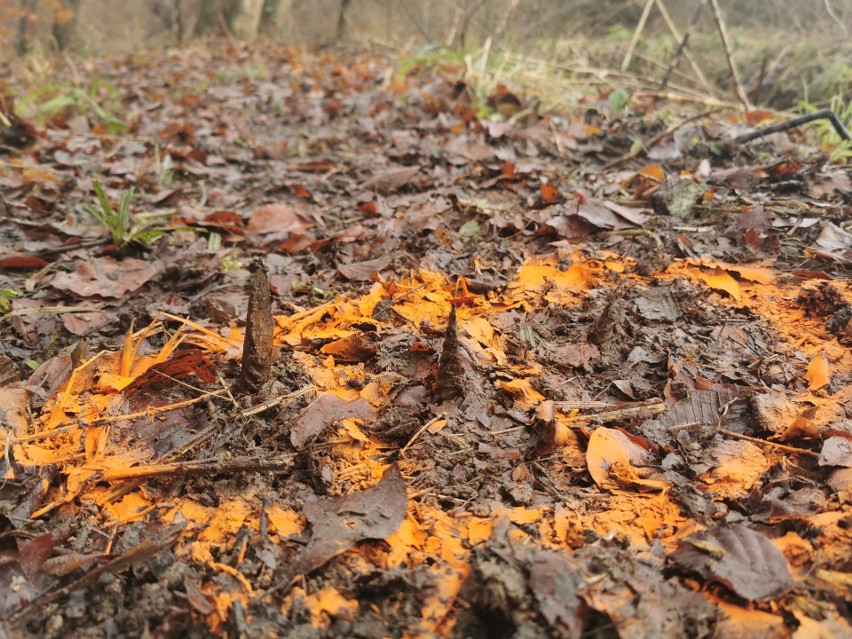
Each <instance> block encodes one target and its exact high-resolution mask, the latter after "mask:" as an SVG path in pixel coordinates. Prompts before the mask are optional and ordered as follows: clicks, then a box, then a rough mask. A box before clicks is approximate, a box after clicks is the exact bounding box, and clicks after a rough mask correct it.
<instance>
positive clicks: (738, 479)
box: [701, 439, 769, 499]
mask: <svg viewBox="0 0 852 639" xmlns="http://www.w3.org/2000/svg"><path fill="white" fill-rule="evenodd" d="M710 457H711V459H712V460H713V462H714V464H715V467H714V468H712V469H711V470H709V471H708V472H706V473H703V474H702V475H701V479H702V480H703V481H704V482H706V483H707V484H708V485H709V487H710V490H711V491H712V492H713V494H714V495H716V496H718V497H722V498H729V499H736V498H738V497H745V496H746V495H747V494H748V492H749V491H750V490H751V489H752V487H753V486H754V485H755V483H756V482H757V480H758V479H760V477H761V475H763V473H765V472H766V471H767V470H769V460H768V459H766V455H764V454H763V451H762V450H760V448H758V447H757V446H756V445H755V444H752V443H751V442H747V441H744V440H741V439H737V440H731V439H726V440H723V441H720V442H719V443H717V444H715V445H714V446H713V447H712V449H711V450H710Z"/></svg>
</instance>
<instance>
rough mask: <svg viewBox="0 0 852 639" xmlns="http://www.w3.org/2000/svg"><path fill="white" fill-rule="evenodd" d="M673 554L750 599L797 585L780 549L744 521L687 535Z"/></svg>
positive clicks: (682, 563) (685, 564)
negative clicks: (743, 523) (744, 524)
mask: <svg viewBox="0 0 852 639" xmlns="http://www.w3.org/2000/svg"><path fill="white" fill-rule="evenodd" d="M671 558H672V559H673V560H674V561H675V562H676V563H677V564H679V565H680V566H682V567H683V568H686V569H688V570H691V571H694V572H697V573H698V574H700V575H701V576H702V577H704V578H705V579H711V580H713V581H717V582H719V583H721V584H723V585H725V586H727V587H728V588H730V589H731V590H732V591H733V592H734V593H736V594H737V595H739V596H740V597H742V598H743V599H748V600H750V601H764V600H767V599H776V598H778V597H781V596H782V595H784V594H786V593H787V592H789V591H790V590H792V588H793V585H794V584H793V577H792V575H791V574H790V567H789V566H788V564H787V560H786V559H785V558H784V555H783V554H782V553H781V551H780V550H778V548H776V547H775V545H774V544H773V543H772V542H771V541H770V540H769V539H768V538H767V537H765V536H764V535H762V534H760V533H759V532H756V531H754V530H752V529H751V528H748V527H747V526H743V525H741V524H737V525H734V526H730V527H724V526H720V527H718V528H713V529H711V530H708V531H706V532H702V533H699V534H697V535H693V536H692V537H688V538H687V539H685V540H684V541H681V542H680V543H679V544H678V548H677V550H676V551H675V552H674V553H672V555H671Z"/></svg>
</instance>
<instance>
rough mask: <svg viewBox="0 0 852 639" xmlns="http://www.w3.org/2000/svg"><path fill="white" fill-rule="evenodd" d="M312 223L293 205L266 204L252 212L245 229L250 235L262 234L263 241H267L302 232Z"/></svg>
mask: <svg viewBox="0 0 852 639" xmlns="http://www.w3.org/2000/svg"><path fill="white" fill-rule="evenodd" d="M313 225H314V224H313V222H311V221H310V220H309V219H308V216H307V215H306V214H304V213H303V212H302V211H301V210H300V209H298V208H296V207H295V206H289V205H287V204H266V205H264V206H261V207H260V208H258V209H257V210H256V211H255V212H254V215H252V217H251V219H250V220H249V223H248V225H247V227H246V231H247V233H248V234H249V235H250V236H263V241H265V242H268V241H270V240H283V239H286V238H288V237H289V236H290V235H292V234H297V235H298V234H303V233H304V232H305V231H307V230H308V229H309V228H311V227H312V226H313Z"/></svg>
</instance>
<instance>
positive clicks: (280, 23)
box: [260, 0, 293, 42]
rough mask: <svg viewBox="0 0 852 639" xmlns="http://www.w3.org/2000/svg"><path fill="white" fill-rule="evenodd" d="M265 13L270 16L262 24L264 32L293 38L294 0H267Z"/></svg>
mask: <svg viewBox="0 0 852 639" xmlns="http://www.w3.org/2000/svg"><path fill="white" fill-rule="evenodd" d="M263 15H264V16H266V17H267V18H268V19H267V20H264V21H263V22H262V23H261V25H260V26H261V31H262V32H263V33H265V34H266V35H270V36H278V37H280V38H282V39H283V40H284V41H285V42H291V41H292V40H293V0H266V2H265V3H264V5H263Z"/></svg>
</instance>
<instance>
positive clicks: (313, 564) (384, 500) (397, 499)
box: [296, 464, 408, 574]
mask: <svg viewBox="0 0 852 639" xmlns="http://www.w3.org/2000/svg"><path fill="white" fill-rule="evenodd" d="M407 511H408V496H407V494H406V485H405V480H404V479H403V478H402V473H400V471H399V467H398V466H397V465H396V464H393V465H391V466H390V467H389V468H388V469H387V470H386V471H385V472H384V474H383V475H382V478H381V479H380V480H379V482H378V483H377V484H375V485H374V486H372V487H370V488H368V489H367V490H362V491H360V492H355V493H349V494H348V495H343V496H341V497H334V498H332V499H327V500H322V501H320V500H318V499H316V498H313V499H308V500H307V501H306V502H305V509H304V514H305V517H307V518H308V521H309V522H310V523H311V526H312V531H311V540H310V541H309V542H308V545H307V546H306V547H305V549H304V550H303V551H302V554H301V555H300V556H299V557H298V558H297V559H296V570H297V573H305V574H307V573H310V572H312V571H314V570H316V569H317V568H319V567H320V566H322V565H324V564H325V563H326V562H327V561H329V560H330V559H332V558H333V557H336V556H337V555H339V554H340V553H342V552H345V551H347V550H349V549H350V548H352V546H354V545H355V544H356V543H358V542H359V541H361V540H364V539H385V538H386V537H389V536H390V535H392V534H393V533H394V532H396V530H397V528H399V526H400V524H401V523H402V521H403V520H404V519H405V515H406V513H407Z"/></svg>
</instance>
